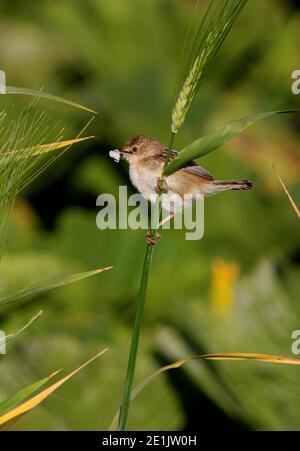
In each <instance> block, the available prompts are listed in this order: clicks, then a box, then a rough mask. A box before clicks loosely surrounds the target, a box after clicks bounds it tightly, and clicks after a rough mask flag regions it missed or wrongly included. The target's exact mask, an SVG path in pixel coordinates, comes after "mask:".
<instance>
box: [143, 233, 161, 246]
mask: <svg viewBox="0 0 300 451" xmlns="http://www.w3.org/2000/svg"><path fill="white" fill-rule="evenodd" d="M160 238H161V234H160V233H157V232H156V234H154V233H152V232H148V233H146V242H147V244H150V245H151V246H155V244H156V242H157V240H159V239H160Z"/></svg>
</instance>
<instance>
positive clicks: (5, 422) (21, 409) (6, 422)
mask: <svg viewBox="0 0 300 451" xmlns="http://www.w3.org/2000/svg"><path fill="white" fill-rule="evenodd" d="M107 349H108V348H106V349H104V350H103V351H101V352H99V353H98V354H97V355H95V356H94V357H92V358H91V359H90V360H88V361H87V362H86V363H84V364H83V365H81V366H80V367H79V368H77V369H76V370H74V371H72V372H71V373H69V374H68V375H67V376H65V377H63V378H62V379H60V380H59V381H57V382H55V383H54V384H52V385H51V386H50V387H48V388H46V389H45V390H43V391H42V392H41V393H38V394H37V395H35V396H33V397H32V398H30V399H29V400H27V401H25V402H23V403H22V404H21V405H19V406H18V407H15V408H14V409H12V410H10V411H9V412H6V413H5V414H4V415H1V416H0V429H7V428H8V427H10V426H11V425H12V424H14V423H15V422H16V421H17V420H19V419H20V418H21V417H22V416H23V415H25V414H26V413H27V412H30V411H31V410H32V409H34V408H35V407H36V406H38V405H39V404H40V403H41V402H42V401H44V400H45V399H46V398H48V396H50V395H51V394H52V393H53V392H55V390H57V389H58V388H59V387H60V386H61V385H63V384H64V383H65V382H67V381H68V380H69V379H71V377H73V376H75V374H77V373H78V372H79V371H81V370H82V369H83V368H85V367H86V366H87V365H89V364H90V363H92V362H93V361H94V360H95V359H97V358H98V357H100V356H101V355H102V354H104V353H105V352H106V351H107Z"/></svg>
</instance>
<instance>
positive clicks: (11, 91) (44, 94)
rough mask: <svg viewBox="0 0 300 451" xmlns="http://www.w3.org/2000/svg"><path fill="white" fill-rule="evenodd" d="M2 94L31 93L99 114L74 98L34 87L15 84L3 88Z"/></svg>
mask: <svg viewBox="0 0 300 451" xmlns="http://www.w3.org/2000/svg"><path fill="white" fill-rule="evenodd" d="M0 94H1V95H5V94H19V95H29V96H33V97H37V98H43V99H47V100H52V101H54V102H59V103H64V104H65V105H69V106H72V107H74V108H78V109H80V110H84V111H88V112H90V113H93V114H97V112H96V111H94V110H92V109H91V108H88V107H86V106H84V105H81V104H80V103H77V102H73V101H72V100H67V99H64V98H63V97H59V96H54V95H52V94H48V93H47V92H44V91H42V90H41V91H35V90H33V89H27V88H17V87H15V86H5V89H4V90H2V92H1V93H0Z"/></svg>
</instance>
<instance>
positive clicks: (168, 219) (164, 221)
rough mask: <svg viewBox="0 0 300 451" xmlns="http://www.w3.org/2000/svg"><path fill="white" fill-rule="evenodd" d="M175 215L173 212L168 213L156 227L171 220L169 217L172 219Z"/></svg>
mask: <svg viewBox="0 0 300 451" xmlns="http://www.w3.org/2000/svg"><path fill="white" fill-rule="evenodd" d="M174 216H175V213H170V214H169V215H168V216H167V217H166V218H165V219H163V220H162V221H161V222H160V223H159V224H158V229H159V228H160V227H161V226H163V225H164V224H165V223H166V222H168V221H171V219H173V218H174Z"/></svg>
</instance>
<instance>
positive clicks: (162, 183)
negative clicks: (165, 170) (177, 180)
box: [156, 177, 168, 193]
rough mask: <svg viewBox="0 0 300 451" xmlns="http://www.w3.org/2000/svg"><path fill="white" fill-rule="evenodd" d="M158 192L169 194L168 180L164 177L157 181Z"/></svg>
mask: <svg viewBox="0 0 300 451" xmlns="http://www.w3.org/2000/svg"><path fill="white" fill-rule="evenodd" d="M156 191H157V193H167V192H168V185H167V182H166V179H164V178H163V177H160V178H158V179H157V184H156Z"/></svg>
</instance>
